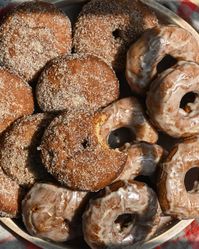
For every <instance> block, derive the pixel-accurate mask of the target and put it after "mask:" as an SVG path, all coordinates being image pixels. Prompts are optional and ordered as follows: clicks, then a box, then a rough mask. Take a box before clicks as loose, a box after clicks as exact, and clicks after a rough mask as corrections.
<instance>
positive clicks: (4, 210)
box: [0, 168, 24, 218]
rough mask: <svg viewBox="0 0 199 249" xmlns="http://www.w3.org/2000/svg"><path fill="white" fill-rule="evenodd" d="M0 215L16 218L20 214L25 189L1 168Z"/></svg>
mask: <svg viewBox="0 0 199 249" xmlns="http://www.w3.org/2000/svg"><path fill="white" fill-rule="evenodd" d="M0 183H1V184H0V217H9V218H16V217H18V216H19V214H20V211H21V210H20V202H21V199H22V196H23V192H24V191H23V190H22V188H21V187H19V185H18V184H17V183H16V182H15V181H13V180H11V179H10V178H9V177H8V176H7V175H5V173H4V172H3V170H2V169H1V168H0Z"/></svg>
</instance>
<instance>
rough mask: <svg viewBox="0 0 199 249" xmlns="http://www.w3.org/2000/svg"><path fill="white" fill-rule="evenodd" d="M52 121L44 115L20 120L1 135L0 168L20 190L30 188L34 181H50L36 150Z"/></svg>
mask: <svg viewBox="0 0 199 249" xmlns="http://www.w3.org/2000/svg"><path fill="white" fill-rule="evenodd" d="M52 118H53V116H52V115H49V114H44V113H39V114H34V115H31V116H27V117H23V118H21V119H19V120H17V121H16V122H14V123H13V125H12V126H11V128H10V129H8V130H7V131H6V132H5V133H4V137H3V141H2V146H1V148H0V167H2V168H3V170H4V171H5V172H6V174H7V175H9V176H10V177H11V178H12V179H13V180H15V181H16V182H17V183H18V184H19V185H21V186H23V187H30V186H31V185H32V184H33V183H34V182H35V181H38V180H44V179H49V178H50V177H49V175H48V173H47V171H46V169H45V167H44V166H43V165H42V163H41V158H40V151H39V150H37V147H38V146H39V145H40V142H41V137H42V135H43V133H44V130H45V128H46V127H47V125H48V124H49V123H50V121H51V120H52Z"/></svg>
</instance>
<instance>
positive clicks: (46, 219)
mask: <svg viewBox="0 0 199 249" xmlns="http://www.w3.org/2000/svg"><path fill="white" fill-rule="evenodd" d="M87 199H88V198H87V193H86V192H81V191H78V192H77V191H72V190H69V189H66V188H63V187H61V186H56V185H53V184H51V183H36V184H35V185H34V186H33V187H32V188H31V190H30V191H29V192H28V193H27V195H26V196H25V198H24V200H23V202H22V217H23V221H24V224H25V226H26V228H27V230H28V232H29V233H30V234H31V235H33V236H37V237H40V238H43V239H48V240H52V241H56V242H62V241H66V240H69V239H72V238H74V237H78V236H80V235H81V213H82V209H84V206H85V203H86V201H87Z"/></svg>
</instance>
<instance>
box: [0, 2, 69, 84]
mask: <svg viewBox="0 0 199 249" xmlns="http://www.w3.org/2000/svg"><path fill="white" fill-rule="evenodd" d="M70 50H71V24H70V20H69V18H68V17H67V16H65V14H64V13H63V12H61V11H60V10H58V9H57V8H56V7H55V6H54V5H53V4H50V3H46V2H41V1H36V2H34V1H33V2H24V3H22V4H20V5H18V6H16V7H15V8H13V9H11V10H10V12H9V13H8V14H7V15H6V17H5V18H4V19H3V21H2V24H1V27H0V63H1V64H3V65H5V66H6V67H8V68H11V69H14V70H15V71H16V72H17V73H18V74H19V75H21V76H22V77H24V78H25V79H26V80H27V81H30V80H33V79H35V78H36V77H37V75H38V73H39V71H40V70H41V69H42V68H43V67H44V66H45V64H46V63H47V62H48V61H49V60H51V59H52V58H54V57H56V56H58V55H60V54H65V53H66V54H67V53H70Z"/></svg>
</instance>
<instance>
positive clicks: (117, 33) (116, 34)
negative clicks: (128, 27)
mask: <svg viewBox="0 0 199 249" xmlns="http://www.w3.org/2000/svg"><path fill="white" fill-rule="evenodd" d="M112 34H113V37H114V38H115V39H118V38H121V37H122V31H121V30H120V29H115V30H114V31H113V32H112Z"/></svg>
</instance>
